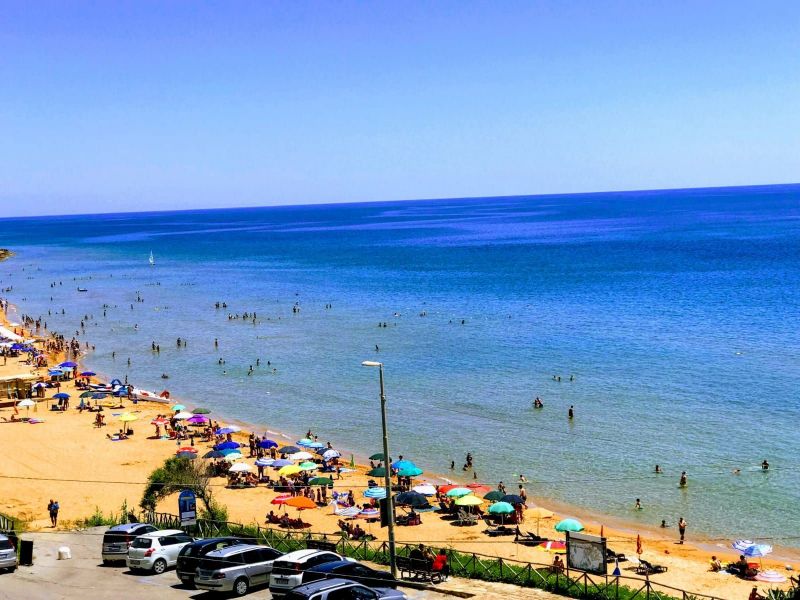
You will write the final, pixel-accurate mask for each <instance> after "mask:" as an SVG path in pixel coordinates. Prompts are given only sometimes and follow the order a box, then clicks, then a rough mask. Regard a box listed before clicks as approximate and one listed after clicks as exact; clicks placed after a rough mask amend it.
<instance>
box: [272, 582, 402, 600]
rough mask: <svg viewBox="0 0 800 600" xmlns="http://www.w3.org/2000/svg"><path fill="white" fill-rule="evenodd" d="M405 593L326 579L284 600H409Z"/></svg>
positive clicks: (309, 584) (294, 591)
mask: <svg viewBox="0 0 800 600" xmlns="http://www.w3.org/2000/svg"><path fill="white" fill-rule="evenodd" d="M407 599H408V596H406V595H405V594H404V593H403V592H398V591H397V590H393V589H392V588H387V587H367V586H365V585H361V584H360V583H356V582H355V581H348V580H347V579H324V580H322V581H315V582H313V583H307V584H305V585H301V586H298V587H296V588H294V589H293V590H291V591H290V592H289V593H288V594H287V595H286V596H285V597H284V600H407Z"/></svg>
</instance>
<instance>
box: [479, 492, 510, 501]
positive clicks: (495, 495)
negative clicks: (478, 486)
mask: <svg viewBox="0 0 800 600" xmlns="http://www.w3.org/2000/svg"><path fill="white" fill-rule="evenodd" d="M503 496H505V494H504V493H503V492H501V491H500V490H492V491H491V492H489V493H488V494H486V495H485V496H484V497H483V499H484V500H488V501H489V502H499V501H500V499H501V498H502V497H503Z"/></svg>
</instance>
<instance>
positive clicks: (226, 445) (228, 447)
mask: <svg viewBox="0 0 800 600" xmlns="http://www.w3.org/2000/svg"><path fill="white" fill-rule="evenodd" d="M240 446H241V444H240V443H239V442H222V443H220V444H217V445H216V446H214V450H232V449H233V450H235V449H237V448H239V447H240Z"/></svg>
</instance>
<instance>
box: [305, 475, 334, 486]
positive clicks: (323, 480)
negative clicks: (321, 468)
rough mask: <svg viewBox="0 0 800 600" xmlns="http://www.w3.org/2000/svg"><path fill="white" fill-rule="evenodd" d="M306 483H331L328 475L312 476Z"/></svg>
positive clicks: (331, 480)
mask: <svg viewBox="0 0 800 600" xmlns="http://www.w3.org/2000/svg"><path fill="white" fill-rule="evenodd" d="M308 485H333V479H331V478H330V477H312V478H311V479H309V480H308Z"/></svg>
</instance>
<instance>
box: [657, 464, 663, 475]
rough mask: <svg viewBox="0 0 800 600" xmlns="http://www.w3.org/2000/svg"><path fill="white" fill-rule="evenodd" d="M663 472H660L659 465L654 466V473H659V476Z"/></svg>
mask: <svg viewBox="0 0 800 600" xmlns="http://www.w3.org/2000/svg"><path fill="white" fill-rule="evenodd" d="M663 472H664V471H662V470H661V467H660V466H659V465H656V473H659V474H661V473H663Z"/></svg>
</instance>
